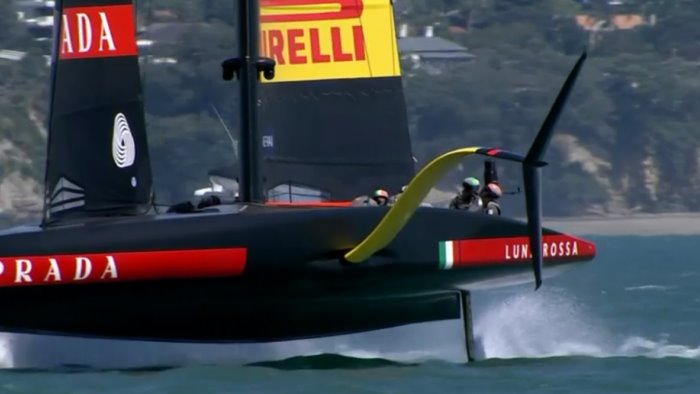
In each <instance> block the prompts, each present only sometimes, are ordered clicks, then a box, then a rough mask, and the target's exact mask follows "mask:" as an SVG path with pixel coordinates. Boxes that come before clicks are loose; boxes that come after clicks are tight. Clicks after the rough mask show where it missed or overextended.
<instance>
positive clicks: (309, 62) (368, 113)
mask: <svg viewBox="0 0 700 394" xmlns="http://www.w3.org/2000/svg"><path fill="white" fill-rule="evenodd" d="M307 3H308V4H307ZM261 5H262V13H261V15H262V16H261V35H260V41H261V49H262V54H263V55H265V56H267V57H270V58H272V59H274V60H275V62H276V70H275V78H274V79H273V80H271V81H265V80H263V82H262V83H261V86H260V89H259V98H260V100H259V115H260V119H259V135H260V136H261V141H260V143H261V145H260V149H261V155H260V156H261V158H262V160H261V161H262V165H261V175H262V181H263V187H264V189H265V190H266V191H267V196H268V198H272V199H275V196H279V195H282V196H283V197H282V198H278V199H279V200H283V199H285V198H287V197H288V196H289V194H288V193H285V191H289V190H290V189H291V190H292V194H294V193H295V192H294V189H295V188H297V190H298V191H297V194H298V195H299V197H301V195H302V194H304V193H307V194H308V193H309V192H310V191H309V190H306V191H304V190H303V189H298V188H299V187H301V188H309V189H314V190H316V191H318V192H319V194H320V195H319V197H320V198H321V199H330V200H346V199H352V198H354V197H357V196H359V195H363V194H369V193H371V192H372V190H374V189H377V188H384V189H387V190H389V191H390V192H397V191H399V190H400V188H401V186H402V185H404V184H406V183H408V182H409V180H410V179H411V178H412V176H413V175H414V171H415V168H414V161H413V155H412V152H411V142H410V137H409V133H408V124H407V115H406V106H405V101H404V95H403V86H402V82H401V74H400V67H399V60H398V51H397V44H396V34H395V31H394V21H393V10H392V6H391V1H390V0H334V1H327V2H319V1H317V0H307V1H300V0H294V1H291V2H290V1H287V0H263V1H262V2H261ZM311 195H313V193H311V194H310V196H311Z"/></svg>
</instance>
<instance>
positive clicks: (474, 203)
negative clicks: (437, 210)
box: [450, 176, 483, 212]
mask: <svg viewBox="0 0 700 394" xmlns="http://www.w3.org/2000/svg"><path fill="white" fill-rule="evenodd" d="M479 185H480V184H479V180H478V179H476V178H474V177H471V176H470V177H468V178H464V181H462V191H461V192H460V193H459V194H458V195H456V196H455V198H453V199H452V201H451V202H450V208H451V209H466V210H469V211H475V212H477V211H481V210H482V208H483V204H482V201H481V197H479V194H478V190H479Z"/></svg>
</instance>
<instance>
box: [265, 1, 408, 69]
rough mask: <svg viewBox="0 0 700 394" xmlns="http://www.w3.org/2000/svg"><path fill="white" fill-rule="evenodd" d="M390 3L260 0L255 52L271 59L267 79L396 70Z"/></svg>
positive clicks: (396, 60) (396, 57)
mask: <svg viewBox="0 0 700 394" xmlns="http://www.w3.org/2000/svg"><path fill="white" fill-rule="evenodd" d="M391 7H392V6H391V4H390V3H389V2H387V1H385V0H261V22H262V26H261V27H262V30H261V35H260V38H261V39H260V45H261V53H262V54H264V55H265V56H267V57H270V58H273V59H274V60H275V61H276V64H277V72H276V77H275V79H274V80H273V81H271V82H279V81H291V80H317V79H331V78H332V79H336V78H361V77H373V76H392V75H398V74H399V72H400V71H399V70H400V67H399V66H398V56H397V54H396V38H395V34H394V30H393V29H394V26H393V23H391V22H387V21H391V20H393V19H392V9H391ZM319 65H322V66H323V67H318V66H319Z"/></svg>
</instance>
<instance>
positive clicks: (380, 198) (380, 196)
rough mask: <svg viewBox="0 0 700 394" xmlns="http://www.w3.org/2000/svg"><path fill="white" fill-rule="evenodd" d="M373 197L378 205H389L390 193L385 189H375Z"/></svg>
mask: <svg viewBox="0 0 700 394" xmlns="http://www.w3.org/2000/svg"><path fill="white" fill-rule="evenodd" d="M372 199H373V200H374V201H375V202H376V203H377V205H387V204H388V203H389V193H388V192H387V191H386V190H384V189H377V190H375V191H374V194H373V195H372Z"/></svg>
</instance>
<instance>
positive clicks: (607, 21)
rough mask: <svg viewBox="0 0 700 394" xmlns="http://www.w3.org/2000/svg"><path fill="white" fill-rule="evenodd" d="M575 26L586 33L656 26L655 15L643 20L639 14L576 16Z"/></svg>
mask: <svg viewBox="0 0 700 394" xmlns="http://www.w3.org/2000/svg"><path fill="white" fill-rule="evenodd" d="M576 24H577V25H578V26H579V27H580V28H582V29H583V30H586V31H613V30H631V29H635V28H637V27H641V26H654V25H656V15H651V16H650V17H649V18H644V16H642V15H640V14H614V15H610V17H609V18H598V17H594V16H590V15H576Z"/></svg>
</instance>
